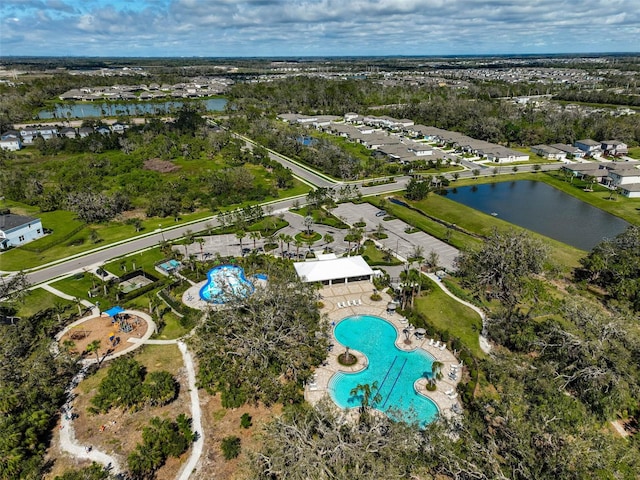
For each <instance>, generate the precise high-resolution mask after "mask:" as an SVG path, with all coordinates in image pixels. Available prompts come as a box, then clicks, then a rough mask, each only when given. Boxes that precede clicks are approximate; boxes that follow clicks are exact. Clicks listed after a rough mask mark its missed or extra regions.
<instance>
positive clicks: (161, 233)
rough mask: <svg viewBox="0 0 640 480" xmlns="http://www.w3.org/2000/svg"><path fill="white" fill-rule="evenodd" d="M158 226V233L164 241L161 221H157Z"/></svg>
mask: <svg viewBox="0 0 640 480" xmlns="http://www.w3.org/2000/svg"><path fill="white" fill-rule="evenodd" d="M158 227H159V228H160V235H162V241H163V242H164V241H165V239H164V232H163V231H162V224H161V223H159V224H158Z"/></svg>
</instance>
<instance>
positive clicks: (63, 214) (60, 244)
mask: <svg viewBox="0 0 640 480" xmlns="http://www.w3.org/2000/svg"><path fill="white" fill-rule="evenodd" d="M309 190H310V188H309V187H308V186H307V185H305V184H303V183H302V182H299V181H297V180H296V181H295V184H294V186H293V187H292V188H290V189H287V190H283V191H282V192H281V196H280V198H285V197H290V196H296V195H303V194H305V193H307V192H308V191H309ZM270 200H273V199H270ZM249 204H251V202H246V203H244V204H242V205H241V206H240V207H244V206H246V205H249ZM1 206H2V207H4V208H10V209H11V211H12V212H13V213H17V214H21V215H30V216H34V217H37V218H40V219H41V220H42V225H43V227H44V228H47V229H50V230H53V233H52V234H50V235H47V236H46V237H44V238H41V239H38V240H36V241H34V242H31V243H29V244H28V245H27V246H26V248H15V249H13V250H10V251H8V252H5V253H3V254H2V255H1V256H0V270H7V271H17V270H22V269H26V268H33V267H37V266H39V265H44V264H46V263H48V262H52V261H55V260H59V259H61V258H65V257H67V256H70V255H75V254H78V253H82V252H86V251H89V250H91V249H94V248H98V247H102V246H104V245H108V244H111V243H114V242H118V241H121V240H126V239H128V238H132V237H136V236H138V235H143V234H145V233H148V232H152V231H154V230H156V229H158V228H159V226H160V225H161V226H162V228H169V227H174V226H177V225H181V224H183V223H186V222H190V221H194V220H201V219H203V218H207V217H210V216H212V215H213V213H212V212H211V211H209V210H201V211H198V212H194V213H190V214H186V215H182V216H181V217H180V219H179V220H178V222H176V221H175V219H174V218H169V217H167V218H157V217H156V218H149V219H147V218H144V219H142V229H141V231H140V232H136V230H135V228H134V226H133V225H128V224H126V223H123V222H119V221H111V222H107V223H104V224H97V225H85V224H83V223H82V222H80V221H79V220H76V219H75V215H74V214H73V213H72V212H68V211H64V210H58V211H55V212H46V213H40V212H39V211H38V209H37V207H31V206H29V205H26V204H20V203H17V202H11V201H5V202H4V203H3V204H2V205H1ZM236 208H238V205H234V206H233V207H228V208H226V209H224V210H235V209H236ZM83 225H85V226H84V228H82V227H83ZM76 229H81V230H79V231H77V232H76V233H74V234H73V235H70V234H71V233H73V232H74V230H76ZM92 230H95V232H96V233H97V234H98V235H99V237H100V241H99V242H98V243H93V242H92V241H91V240H90V235H91V231H92ZM54 244H55V245H54ZM52 245H53V246H52ZM47 247H50V248H47ZM38 249H42V251H40V252H38V251H36V250H38Z"/></svg>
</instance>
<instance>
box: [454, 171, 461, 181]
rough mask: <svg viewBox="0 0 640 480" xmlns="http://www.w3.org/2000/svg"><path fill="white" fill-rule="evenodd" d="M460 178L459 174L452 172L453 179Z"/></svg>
mask: <svg viewBox="0 0 640 480" xmlns="http://www.w3.org/2000/svg"><path fill="white" fill-rule="evenodd" d="M459 178H460V174H459V173H458V172H453V179H454V180H458V179H459Z"/></svg>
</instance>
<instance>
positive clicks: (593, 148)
mask: <svg viewBox="0 0 640 480" xmlns="http://www.w3.org/2000/svg"><path fill="white" fill-rule="evenodd" d="M573 145H574V146H575V147H578V148H579V149H580V150H582V151H583V152H584V153H585V154H586V155H589V156H593V155H596V154H598V153H600V142H596V141H595V140H591V139H590V138H586V139H584V140H576V141H575V142H574V143H573Z"/></svg>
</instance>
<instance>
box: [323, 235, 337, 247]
mask: <svg viewBox="0 0 640 480" xmlns="http://www.w3.org/2000/svg"><path fill="white" fill-rule="evenodd" d="M334 240H335V239H334V238H333V235H331V234H330V233H325V234H324V243H325V246H324V248H325V251H327V250H328V248H329V244H331V243H333V242H334Z"/></svg>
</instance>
